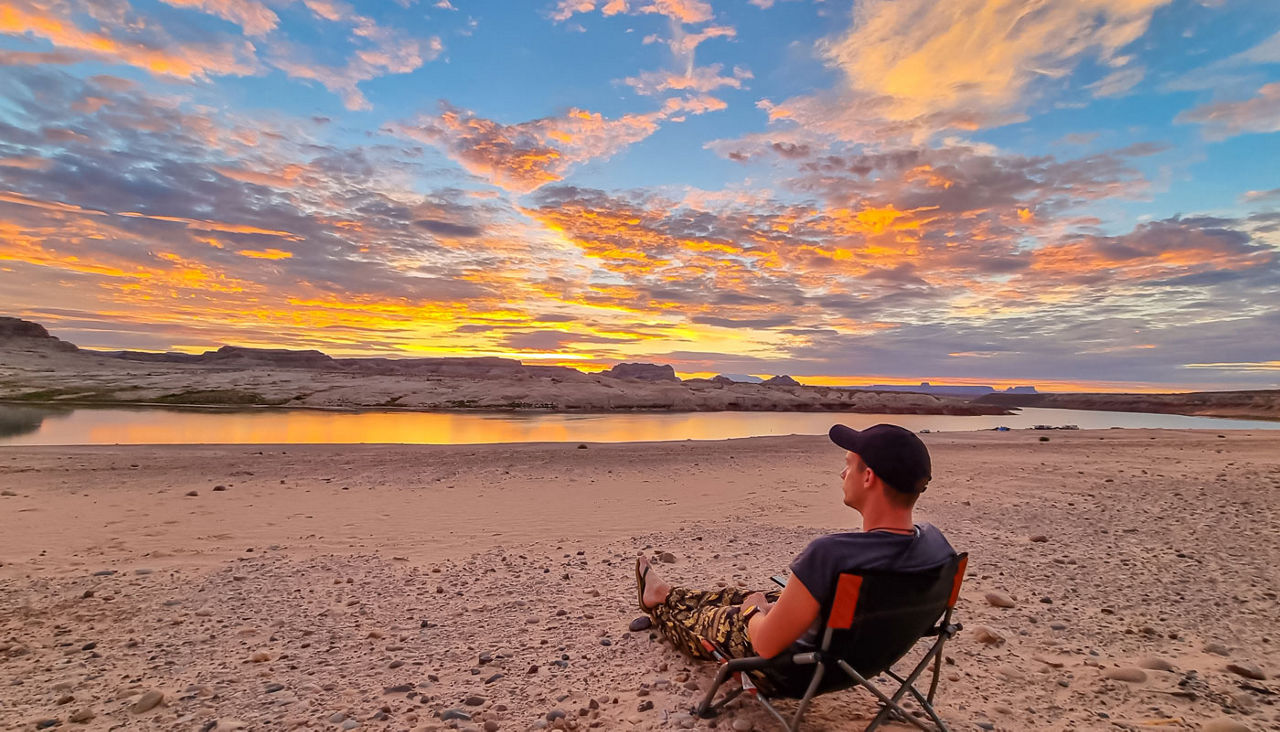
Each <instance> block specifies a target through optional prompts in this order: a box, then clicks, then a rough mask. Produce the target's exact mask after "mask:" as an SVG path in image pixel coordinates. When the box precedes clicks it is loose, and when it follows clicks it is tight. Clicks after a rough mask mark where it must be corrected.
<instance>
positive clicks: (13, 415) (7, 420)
mask: <svg viewBox="0 0 1280 732" xmlns="http://www.w3.org/2000/svg"><path fill="white" fill-rule="evenodd" d="M70 413H71V410H70V409H62V410H58V409H50V408H44V407H13V406H5V405H0V440H2V439H4V438H6V437H17V436H18V435H25V434H28V433H31V432H36V431H37V430H39V429H40V425H42V424H44V420H45V417H49V416H53V415H57V414H62V415H67V414H70Z"/></svg>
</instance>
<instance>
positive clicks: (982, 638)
mask: <svg viewBox="0 0 1280 732" xmlns="http://www.w3.org/2000/svg"><path fill="white" fill-rule="evenodd" d="M973 637H974V639H975V640H977V641H978V642H979V643H982V644H984V645H988V646H998V645H1001V644H1002V643H1004V642H1005V637H1004V635H1003V634H1001V633H1000V632H999V631H997V630H995V629H994V628H988V627H987V626H985V625H979V626H976V627H975V628H974V629H973Z"/></svg>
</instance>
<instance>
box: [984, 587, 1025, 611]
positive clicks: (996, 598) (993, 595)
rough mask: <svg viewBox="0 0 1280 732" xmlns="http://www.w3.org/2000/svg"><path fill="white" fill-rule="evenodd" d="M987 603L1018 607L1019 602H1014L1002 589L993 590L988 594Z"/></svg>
mask: <svg viewBox="0 0 1280 732" xmlns="http://www.w3.org/2000/svg"><path fill="white" fill-rule="evenodd" d="M986 598H987V603H988V604H991V605H994V606H996V607H1017V606H1018V603H1016V602H1014V600H1013V598H1012V597H1009V595H1008V593H1005V592H1001V591H1000V590H992V591H991V592H988V593H987V594H986Z"/></svg>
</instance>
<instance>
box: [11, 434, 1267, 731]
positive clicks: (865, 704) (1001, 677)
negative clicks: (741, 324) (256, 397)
mask: <svg viewBox="0 0 1280 732" xmlns="http://www.w3.org/2000/svg"><path fill="white" fill-rule="evenodd" d="M1043 434H1044V433H1038V432H1036V431H1034V430H1025V431H1022V430H1019V431H1013V432H1007V433H1000V432H990V431H979V432H947V433H929V434H925V435H923V436H922V437H923V439H924V440H925V441H926V444H928V445H929V448H930V450H931V452H932V453H933V459H934V471H935V479H934V483H933V485H931V487H930V489H929V490H928V491H927V492H926V493H925V494H924V496H923V497H922V499H921V504H920V506H919V511H918V515H917V520H922V521H928V522H930V523H934V524H935V525H938V526H939V527H941V528H942V529H943V531H944V532H945V533H946V535H947V536H948V537H949V538H950V540H951V542H952V544H953V545H954V546H955V547H956V548H957V549H958V550H961V551H968V552H970V556H971V559H970V571H969V575H968V578H967V579H966V583H965V586H964V589H963V590H962V593H961V601H960V604H959V607H958V611H957V619H958V620H959V621H960V622H962V623H963V624H964V625H965V630H964V631H962V632H961V633H960V635H959V636H958V637H957V639H956V640H955V641H953V642H952V643H949V644H948V648H947V655H948V656H949V657H950V658H951V659H952V660H953V661H954V663H949V664H948V665H947V666H945V667H944V679H943V682H942V688H941V690H940V696H939V703H938V709H939V712H940V713H941V714H942V716H943V718H944V719H946V720H947V721H948V723H950V724H952V725H955V726H956V728H958V729H964V728H972V727H973V726H974V725H977V724H979V723H982V724H991V725H994V726H995V727H996V728H997V729H1038V730H1050V731H1057V730H1062V731H1064V732H1065V730H1068V729H1095V728H1098V727H1099V725H1100V724H1101V725H1108V726H1110V725H1111V724H1112V723H1113V722H1115V723H1120V724H1121V725H1122V726H1124V725H1130V726H1133V727H1138V728H1140V727H1143V726H1147V725H1152V724H1160V725H1166V726H1167V728H1170V729H1203V728H1205V726H1204V725H1206V724H1208V723H1209V722H1210V721H1213V720H1221V719H1222V718H1224V717H1225V718H1230V719H1232V720H1235V722H1237V723H1238V724H1241V725H1244V726H1243V727H1235V728H1229V729H1247V730H1254V731H1255V732H1258V731H1260V730H1264V729H1271V728H1273V727H1274V726H1275V725H1277V724H1280V710H1278V709H1277V708H1276V707H1275V706H1274V704H1273V700H1274V697H1273V696H1270V695H1269V694H1268V693H1264V692H1262V691H1251V690H1250V689H1251V688H1253V689H1263V690H1274V689H1275V688H1276V682H1275V676H1276V674H1277V673H1280V640H1278V639H1276V638H1275V637H1274V628H1273V624H1272V623H1271V622H1270V621H1269V618H1271V617H1274V616H1275V612H1276V611H1277V609H1278V608H1280V604H1278V603H1277V599H1276V595H1275V591H1274V588H1275V583H1274V581H1273V580H1274V579H1275V567H1276V566H1277V564H1280V523H1278V522H1280V433H1276V432H1266V431H1259V432H1255V433H1247V434H1242V433H1236V432H1232V433H1228V434H1227V435H1226V437H1218V436H1217V433H1215V432H1214V431H1212V430H1209V431H1202V430H1197V431H1179V430H1130V429H1125V430H1079V431H1076V430H1063V431H1055V432H1054V433H1053V435H1052V440H1051V441H1050V442H1040V441H1039V440H1038V437H1040V436H1042V435H1043ZM841 463H842V461H841V460H840V451H839V450H838V448H835V447H834V446H832V445H831V444H830V443H829V441H828V440H826V438H825V437H821V436H816V437H814V436H792V437H757V438H744V439H733V440H716V441H679V442H652V443H650V442H633V443H593V444H590V445H589V446H588V449H585V450H580V449H577V448H576V446H574V445H573V444H571V443H570V444H565V443H521V444H494V445H344V446H335V445H228V446H210V445H206V446H188V445H179V446H89V447H59V446H44V447H23V446H9V447H4V448H0V485H2V486H4V490H3V491H0V513H2V514H3V515H4V516H6V517H8V519H7V520H6V522H5V526H4V528H5V530H4V531H0V595H2V596H6V597H9V598H12V601H11V602H9V603H3V604H0V668H3V669H4V670H5V671H6V672H7V675H10V676H13V677H14V678H20V679H22V680H23V682H24V683H23V684H22V685H19V686H4V687H0V689H3V690H0V719H4V720H6V722H5V723H0V728H3V729H15V730H23V731H24V732H25V731H26V730H28V729H33V728H34V725H35V723H36V722H37V721H40V720H43V719H55V718H56V719H60V720H61V721H62V723H63V727H62V728H63V729H77V728H81V726H80V725H77V724H73V723H69V715H70V714H72V713H73V712H75V711H79V710H81V709H82V708H83V709H85V710H87V711H90V712H92V713H93V714H94V715H96V718H95V720H94V721H93V722H91V724H90V725H89V728H91V729H97V728H99V727H102V728H105V727H107V726H118V725H121V724H123V725H130V726H138V725H141V726H145V727H147V728H153V729H165V730H167V729H174V730H190V729H198V728H201V727H202V726H203V725H205V724H207V723H209V722H211V721H213V720H218V721H219V723H225V725H224V726H226V727H229V728H234V726H235V723H237V722H239V723H243V724H244V725H246V726H247V728H253V729H258V728H293V727H309V728H311V729H324V730H328V729H336V728H337V727H338V725H337V724H336V723H333V722H330V721H329V720H330V719H332V718H334V717H335V716H336V715H342V716H343V718H344V719H347V718H351V719H355V720H357V721H359V722H360V723H361V725H362V726H364V727H367V728H374V729H381V728H383V727H384V724H383V722H385V723H386V725H389V727H388V728H390V729H411V730H422V731H425V730H432V729H435V730H441V729H447V728H449V727H450V724H449V723H447V722H445V721H443V720H442V719H441V715H443V714H445V713H446V712H449V711H450V710H459V711H462V712H463V713H465V714H467V715H469V716H470V717H471V721H470V722H465V721H464V722H461V723H460V725H461V726H462V727H463V728H466V725H467V724H473V725H477V726H479V725H481V724H482V723H483V722H486V721H493V722H495V723H496V724H497V725H498V729H499V730H501V731H507V730H534V729H539V728H540V727H539V724H540V723H541V724H543V725H545V724H546V715H547V714H548V713H552V712H555V711H557V710H560V711H564V712H566V713H567V714H568V715H569V716H568V718H573V719H575V721H577V722H578V723H579V725H578V726H579V729H583V728H589V726H590V725H591V724H592V723H599V727H598V728H600V729H605V730H624V731H629V730H656V729H669V728H671V727H672V726H679V724H680V723H679V722H678V721H675V722H673V720H679V719H681V718H679V717H677V716H676V715H679V714H682V713H684V712H686V711H687V710H688V707H689V705H690V704H692V702H693V701H694V699H695V698H696V696H697V695H698V692H697V691H695V690H694V688H703V689H705V688H706V684H707V683H708V682H709V679H710V676H711V673H712V671H713V668H712V667H710V666H709V665H706V664H701V663H693V662H690V661H687V660H685V659H683V657H681V656H678V655H677V654H675V653H674V652H673V651H672V650H671V648H670V646H669V645H667V644H665V643H663V642H662V641H661V640H660V639H658V638H656V637H654V636H652V635H651V634H650V633H649V632H648V631H637V632H633V631H629V630H628V623H629V622H630V621H631V620H632V619H634V618H635V617H636V616H637V615H639V612H638V610H637V609H636V608H635V607H634V589H633V587H632V583H633V581H634V580H633V577H632V573H631V568H630V563H631V560H632V558H633V557H634V556H636V555H637V554H641V553H643V554H646V555H653V554H654V553H657V552H660V551H670V552H672V553H673V555H674V556H675V557H676V559H677V561H676V562H675V563H671V564H668V563H661V564H659V565H658V568H659V571H660V572H661V573H662V576H664V577H667V578H669V579H670V580H671V581H673V582H676V583H680V584H685V585H694V586H707V585H711V586H714V585H716V584H717V583H719V582H724V583H726V584H734V585H741V586H745V587H751V588H756V587H763V586H765V585H767V584H768V579H767V578H768V577H769V576H770V575H771V574H775V573H777V572H778V571H779V570H781V569H782V568H785V566H786V564H787V562H788V561H789V559H790V557H792V556H794V555H795V554H796V553H797V552H798V551H799V550H800V549H801V548H802V547H803V546H804V545H805V544H806V543H807V541H808V540H809V539H811V538H812V537H813V536H815V535H817V534H819V533H823V532H828V531H835V530H848V528H849V527H850V526H853V525H856V518H857V517H856V515H855V514H853V512H851V511H849V510H847V509H844V508H843V507H842V506H841V505H840V503H839V487H838V477H837V473H838V470H839V468H840V466H841ZM218 486H221V487H222V490H217V488H218ZM192 492H194V494H195V495H189V493H192ZM1205 526H1213V527H1214V528H1215V530H1214V531H1212V532H1211V533H1209V534H1206V533H1204V531H1203V527H1205ZM990 592H1003V593H1005V594H1008V595H1010V596H1012V597H1013V598H1014V599H1015V607H1013V608H1000V607H994V606H992V605H991V604H990V603H989V602H988V601H987V600H986V599H985V597H986V595H987V593H990ZM1046 598H1047V600H1048V601H1047V602H1046ZM980 627H985V628H987V629H988V630H989V631H991V633H994V634H995V635H996V636H999V637H1000V638H1001V640H1000V641H998V642H994V643H992V644H987V643H984V642H982V641H981V640H980V638H982V637H986V636H985V635H984V634H980V633H979V628H980ZM605 641H609V642H608V643H607V644H606V643H605ZM84 647H88V648H90V649H92V650H81V649H82V648H84ZM1206 649H1212V651H1210V650H1206ZM1219 652H1221V653H1225V654H1226V655H1225V656H1224V655H1221V653H1219ZM1095 654H1096V655H1095ZM565 656H567V658H562V657H565ZM254 659H262V660H254ZM486 659H487V660H486ZM560 662H563V664H564V665H563V666H561V665H559V663H560ZM1228 664H1236V665H1237V666H1240V667H1242V668H1255V669H1257V670H1258V671H1259V673H1261V674H1263V675H1264V678H1263V679H1261V680H1251V679H1247V678H1244V677H1242V676H1240V675H1239V673H1236V672H1232V671H1229V670H1227V665H1228ZM1165 669H1167V670H1165ZM1135 670H1136V671H1140V672H1141V676H1142V680H1141V681H1124V680H1120V678H1119V677H1120V676H1124V677H1125V678H1135V679H1136V678H1138V676H1137V674H1136V673H1135ZM1193 672H1194V673H1193ZM495 676H496V678H495ZM490 679H492V681H490ZM269 685H270V686H269ZM275 685H279V686H281V687H282V688H281V689H278V690H275V691H264V689H268V688H270V689H275ZM406 685H407V686H406ZM388 689H400V690H399V691H388ZM405 689H408V691H407V692H406V691H405ZM148 690H156V691H159V692H162V693H163V694H164V700H163V702H162V703H161V704H160V705H159V706H157V707H155V708H154V709H152V710H149V711H146V712H137V713H135V712H132V711H130V709H131V705H132V704H133V703H134V702H135V701H137V700H138V699H139V698H141V696H142V695H143V693H144V692H146V691H148ZM1185 692H1190V694H1189V695H1187V694H1185ZM1178 694H1183V695H1181V696H1180V695H1178ZM66 695H71V696H72V697H74V698H73V700H71V701H69V702H67V703H65V704H62V705H60V704H58V703H57V702H58V701H59V700H60V699H61V698H63V697H64V696H66ZM472 698H475V699H477V700H478V702H477V703H476V704H474V705H469V704H467V703H466V702H467V701H468V700H469V699H472ZM592 701H594V702H595V704H594V706H593V705H592V703H591V702H592ZM645 702H653V706H652V707H651V708H650V707H646V706H645ZM580 709H581V710H585V711H584V713H583V714H582V715H581V716H576V715H577V713H578V710H580ZM1098 712H1105V713H1106V714H1107V715H1108V716H1109V720H1110V721H1106V720H1103V719H1102V718H1101V717H1099V716H1098V714H1097V713H1098ZM874 713H875V706H874V703H873V700H872V699H871V697H870V696H869V695H866V694H858V693H853V692H843V693H839V694H833V695H828V696H826V697H822V698H820V699H819V701H818V702H817V703H815V705H814V707H813V714H814V717H813V720H812V721H811V722H810V723H809V726H807V729H812V730H814V731H815V732H819V731H822V732H836V731H837V730H844V729H848V728H849V725H850V721H849V720H850V718H851V717H852V718H854V719H860V720H862V721H863V723H864V724H865V721H866V720H868V719H869V718H870V717H871V716H873V715H874ZM380 715H381V716H380ZM739 720H741V722H740V724H741V725H744V726H745V727H746V728H748V729H755V730H761V731H763V730H771V729H773V727H771V726H769V721H768V719H767V717H766V716H765V714H764V713H763V710H761V709H759V708H758V706H757V705H745V704H743V705H737V706H735V707H733V708H731V711H730V712H729V713H728V714H727V715H726V716H724V717H721V718H720V720H719V725H718V727H717V729H727V728H730V725H731V723H734V722H738V721H739ZM1178 720H1181V721H1178ZM6 725H7V726H6ZM694 726H695V728H697V729H706V728H707V726H706V723H704V722H696V723H694ZM1223 729H1228V728H1225V727H1224V728H1223Z"/></svg>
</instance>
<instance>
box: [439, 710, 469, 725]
mask: <svg viewBox="0 0 1280 732" xmlns="http://www.w3.org/2000/svg"><path fill="white" fill-rule="evenodd" d="M454 719H456V720H458V721H460V722H470V721H471V715H470V714H467V713H466V712H464V711H462V710H461V709H446V710H444V711H443V712H442V713H441V714H440V720H441V721H443V722H448V721H450V720H454Z"/></svg>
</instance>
